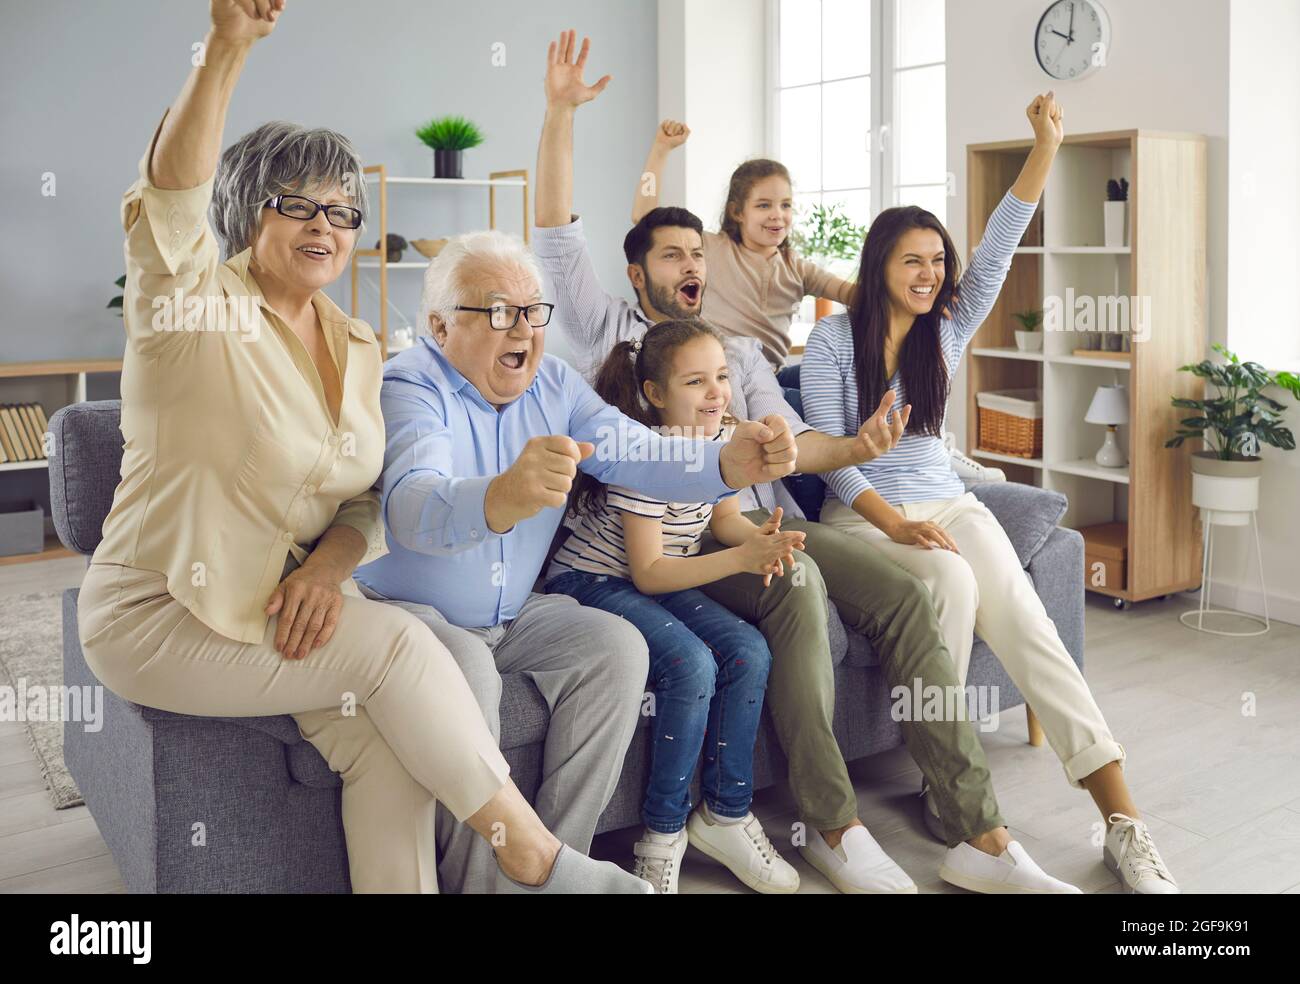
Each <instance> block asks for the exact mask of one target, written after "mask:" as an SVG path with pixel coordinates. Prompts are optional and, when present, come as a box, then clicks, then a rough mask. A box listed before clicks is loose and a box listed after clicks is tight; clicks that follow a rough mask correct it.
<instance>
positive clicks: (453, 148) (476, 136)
mask: <svg viewBox="0 0 1300 984" xmlns="http://www.w3.org/2000/svg"><path fill="white" fill-rule="evenodd" d="M415 135H416V136H417V137H419V138H420V140H421V142H423V143H424V144H425V145H426V146H427V147H430V148H432V150H433V176H434V177H435V178H459V177H463V175H462V174H461V163H462V161H463V159H464V154H465V151H467V150H469V149H470V148H472V147H477V146H478V145H479V144H481V143H482V142H483V134H482V132H480V130H479V128H478V127H477V126H475V125H474V124H473V123H471V122H470V121H469V120H467V119H465V117H463V116H440V117H438V118H436V119H432V120H430V121H429V122H428V123H426V124H424V126H422V127H420V128H419V129H418V130H416V131H415Z"/></svg>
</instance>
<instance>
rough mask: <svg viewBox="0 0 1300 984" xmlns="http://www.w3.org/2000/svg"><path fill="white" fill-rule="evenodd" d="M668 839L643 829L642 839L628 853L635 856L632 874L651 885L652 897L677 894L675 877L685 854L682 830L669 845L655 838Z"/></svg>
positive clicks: (683, 830)
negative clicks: (653, 895)
mask: <svg viewBox="0 0 1300 984" xmlns="http://www.w3.org/2000/svg"><path fill="white" fill-rule="evenodd" d="M668 836H671V835H668V834H658V833H656V832H654V831H650V830H647V831H646V832H645V836H644V838H643V839H642V840H639V841H637V842H636V844H635V845H634V846H633V848H632V853H633V854H634V855H635V856H636V864H635V865H633V866H632V874H634V875H636V876H637V877H638V878H643V879H645V880H646V881H648V882H649V883H650V884H651V885H652V886H654V893H655V894H656V895H676V894H677V876H678V875H679V874H680V873H681V870H682V856H683V855H685V854H686V844H687V836H686V828H685V827H683V828H682V829H681V830H679V831H677V834H676V837H675V838H674V839H673V840H672V841H670V842H667V843H665V842H664V841H662V840H660V839H659V838H662V837H668Z"/></svg>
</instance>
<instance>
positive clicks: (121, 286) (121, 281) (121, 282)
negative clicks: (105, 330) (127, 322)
mask: <svg viewBox="0 0 1300 984" xmlns="http://www.w3.org/2000/svg"><path fill="white" fill-rule="evenodd" d="M113 283H114V284H116V285H117V288H118V290H123V291H124V290H126V274H125V273H124V274H122V276H120V277H118V278H117V279H116V280H114V281H113ZM122 298H123V295H122V294H118V295H117V296H116V297H110V298H109V299H108V307H109V308H110V309H112V308H116V309H117V316H118V317H119V318H120V317H122Z"/></svg>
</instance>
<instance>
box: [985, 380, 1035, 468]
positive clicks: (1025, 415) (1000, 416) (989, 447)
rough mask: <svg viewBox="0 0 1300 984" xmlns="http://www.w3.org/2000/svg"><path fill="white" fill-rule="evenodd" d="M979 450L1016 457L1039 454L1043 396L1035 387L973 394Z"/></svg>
mask: <svg viewBox="0 0 1300 984" xmlns="http://www.w3.org/2000/svg"><path fill="white" fill-rule="evenodd" d="M975 402H976V404H978V406H979V449H980V450H982V451H993V452H996V453H997V454H1007V455H1011V456H1013V457H1016V458H1039V457H1042V454H1043V398H1042V394H1041V393H1040V392H1039V391H1038V390H1032V389H1028V390H994V391H991V392H988V393H976V394H975Z"/></svg>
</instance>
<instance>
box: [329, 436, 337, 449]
mask: <svg viewBox="0 0 1300 984" xmlns="http://www.w3.org/2000/svg"><path fill="white" fill-rule="evenodd" d="M338 443H339V436H338V435H337V434H331V435H330V447H335V446H337V445H338Z"/></svg>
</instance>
